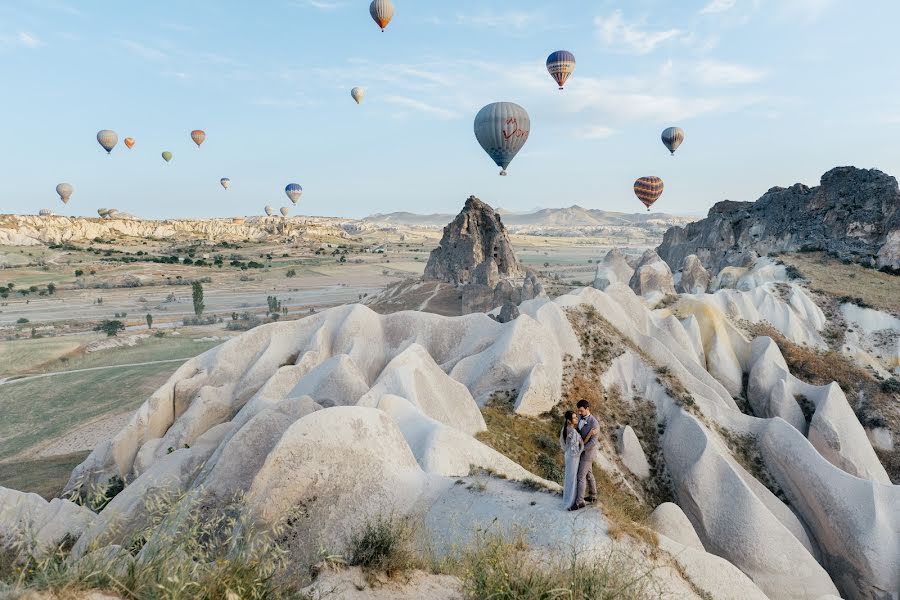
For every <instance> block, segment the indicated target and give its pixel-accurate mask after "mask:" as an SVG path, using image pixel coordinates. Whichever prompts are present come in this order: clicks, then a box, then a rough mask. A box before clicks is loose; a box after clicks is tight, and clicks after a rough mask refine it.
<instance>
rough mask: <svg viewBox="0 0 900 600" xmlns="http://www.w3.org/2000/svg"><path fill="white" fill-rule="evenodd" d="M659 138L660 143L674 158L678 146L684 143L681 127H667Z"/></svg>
mask: <svg viewBox="0 0 900 600" xmlns="http://www.w3.org/2000/svg"><path fill="white" fill-rule="evenodd" d="M660 137H662V143H663V144H665V145H666V148H668V149H669V152H671V153H672V155H673V156H674V155H675V151H676V150H678V146H680V145H681V142H683V141H684V129H682V128H681V127H667V128H665V129H663V132H662V136H660Z"/></svg>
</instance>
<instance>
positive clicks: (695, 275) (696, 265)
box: [678, 254, 710, 294]
mask: <svg viewBox="0 0 900 600" xmlns="http://www.w3.org/2000/svg"><path fill="white" fill-rule="evenodd" d="M709 282H710V276H709V271H707V270H706V269H704V268H703V263H701V262H700V259H699V258H697V255H696V254H688V255H687V256H685V257H684V260H683V261H682V262H681V278H680V279H679V280H678V291H679V292H683V293H685V294H703V293H705V292H706V290H707V288H708V287H709Z"/></svg>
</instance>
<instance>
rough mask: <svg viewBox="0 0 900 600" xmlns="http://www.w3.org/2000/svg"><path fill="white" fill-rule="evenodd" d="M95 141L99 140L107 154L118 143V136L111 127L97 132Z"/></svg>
mask: <svg viewBox="0 0 900 600" xmlns="http://www.w3.org/2000/svg"><path fill="white" fill-rule="evenodd" d="M97 141H98V142H100V145H101V146H103V149H104V150H106V153H107V154H109V153H110V152H112V150H113V148H115V147H116V144H118V143H119V136H118V135H117V134H116V132H115V131H112V130H111V129H102V130H100V131H98V132H97Z"/></svg>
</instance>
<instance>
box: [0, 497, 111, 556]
mask: <svg viewBox="0 0 900 600" xmlns="http://www.w3.org/2000/svg"><path fill="white" fill-rule="evenodd" d="M95 516H96V515H94V513H92V512H91V511H89V510H88V509H86V508H84V507H82V506H79V505H77V504H74V503H73V502H70V501H68V500H61V499H59V498H54V499H53V500H51V501H49V502H48V501H46V500H44V499H43V498H41V497H40V496H38V495H37V494H26V493H24V492H17V491H15V490H9V489H6V488H0V540H2V542H3V544H4V545H5V546H8V545H12V544H14V543H20V544H22V545H21V548H22V549H25V550H27V549H33V550H34V551H35V552H36V553H41V552H43V551H48V550H52V549H54V547H55V545H56V544H58V543H60V542H61V541H63V539H64V538H65V537H66V536H67V535H68V536H71V537H73V538H78V537H79V536H80V535H81V534H82V533H83V532H84V531H85V530H86V529H87V528H88V527H90V526H91V524H92V523H93V521H94V519H95Z"/></svg>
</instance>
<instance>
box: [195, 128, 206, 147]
mask: <svg viewBox="0 0 900 600" xmlns="http://www.w3.org/2000/svg"><path fill="white" fill-rule="evenodd" d="M191 139H192V140H194V143H195V144H197V147H198V148H199V147H200V144H202V143H203V140H205V139H206V132H205V131H203V130H202V129H195V130H193V131H192V132H191Z"/></svg>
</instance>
